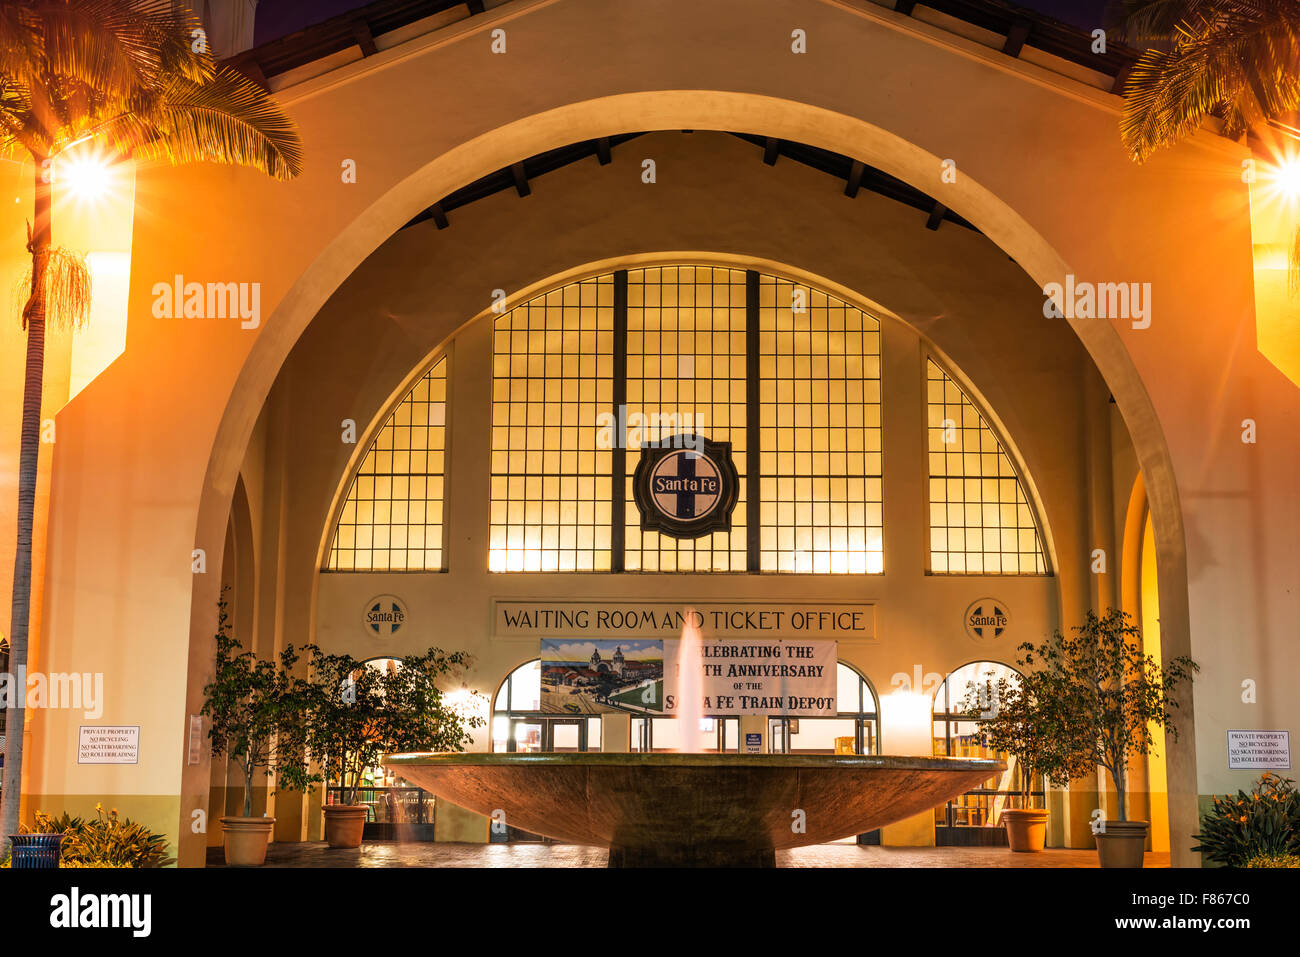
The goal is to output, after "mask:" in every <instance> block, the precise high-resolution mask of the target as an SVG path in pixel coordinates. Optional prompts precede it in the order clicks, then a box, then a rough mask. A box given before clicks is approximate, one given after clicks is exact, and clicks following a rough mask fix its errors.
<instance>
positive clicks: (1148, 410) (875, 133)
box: [184, 90, 1195, 820]
mask: <svg viewBox="0 0 1300 957" xmlns="http://www.w3.org/2000/svg"><path fill="white" fill-rule="evenodd" d="M656 128H660V129H662V128H672V129H719V130H734V131H737V132H744V133H750V134H755V135H765V136H776V137H780V138H782V139H787V140H794V141H799V142H805V143H809V144H812V145H815V146H818V147H821V148H825V149H830V150H834V151H837V152H842V153H845V154H847V155H850V156H854V157H859V158H861V159H862V161H864V162H867V163H870V164H871V165H872V166H875V167H877V168H880V169H882V170H884V171H886V172H888V173H890V174H891V175H893V176H896V177H898V178H899V179H902V180H904V181H906V182H909V183H912V184H915V185H917V186H918V188H920V187H925V186H927V185H929V184H932V183H933V181H934V179H935V173H936V171H937V170H938V169H939V168H940V164H941V162H942V158H941V157H939V156H937V155H935V154H933V153H930V152H928V151H926V150H923V149H921V148H919V147H917V146H915V145H914V144H911V143H909V142H907V141H905V140H904V139H902V138H901V137H899V136H897V135H895V134H892V133H890V132H888V131H886V130H883V129H881V128H879V127H876V126H872V125H871V124H868V123H866V122H863V121H862V120H859V119H855V118H853V117H849V116H846V115H844V114H841V113H836V112H833V111H830V110H826V109H824V108H820V107H815V106H810V105H807V104H801V103H797V102H793V101H790V100H784V99H777V98H773V97H769V96H760V95H756V94H748V93H735V92H718V91H707V90H693V91H654V92H640V93H629V94H621V95H616V96H610V97H604V98H601V99H597V100H589V101H585V102H582V103H575V104H571V105H569V106H566V107H562V108H558V109H553V110H549V111H546V112H543V113H539V114H536V115H534V116H531V117H528V118H526V119H522V120H519V121H516V122H514V123H511V124H508V125H506V126H503V127H501V128H499V129H497V130H494V131H492V132H490V133H486V134H483V135H480V136H478V137H475V138H473V139H470V140H468V141H466V142H465V143H462V144H461V145H459V146H457V147H456V148H454V149H452V150H450V151H448V152H446V153H444V154H443V155H441V156H439V157H437V158H435V159H433V160H431V161H430V162H428V163H427V164H426V165H424V166H423V167H422V168H421V169H419V170H418V171H417V172H416V173H414V174H412V175H410V176H408V177H407V178H405V179H404V180H402V181H401V182H399V183H396V184H394V185H393V186H391V188H389V189H388V190H387V191H386V192H385V193H384V194H383V195H382V196H381V197H380V198H379V199H378V200H377V201H375V202H374V203H373V204H371V205H370V206H369V207H368V208H367V209H366V210H365V211H364V212H363V213H362V214H361V215H360V216H358V217H357V218H356V219H354V220H353V222H352V223H351V224H350V225H349V226H348V227H347V228H346V229H345V230H343V231H341V232H340V233H339V234H338V235H337V236H335V237H334V238H333V240H332V241H331V242H330V243H329V244H328V246H326V247H325V251H324V252H323V253H322V254H321V255H320V256H319V257H318V258H317V259H316V261H315V262H314V263H312V265H311V266H310V267H309V268H308V269H307V270H306V271H305V272H304V273H303V274H302V275H301V276H300V277H299V278H298V280H297V282H296V283H294V285H293V287H292V288H291V289H290V291H289V292H288V294H287V295H286V296H285V297H284V298H283V299H282V300H281V301H280V303H279V304H278V305H277V306H276V309H275V312H274V313H273V315H272V316H271V317H270V319H269V320H268V322H267V323H266V327H265V329H264V330H263V332H262V333H261V334H260V335H259V338H258V339H257V342H256V343H255V345H254V346H253V348H252V351H251V352H250V354H249V356H248V359H247V361H246V362H245V363H244V364H243V367H242V369H241V372H240V374H239V377H238V380H237V382H236V385H235V387H234V389H233V391H232V393H231V396H230V399H229V401H228V403H227V406H226V411H225V413H224V415H223V416H222V420H221V424H220V426H219V429H218V432H217V437H216V440H215V442H214V445H213V448H212V453H211V457H210V459H209V464H208V469H207V474H206V477H205V481H204V487H203V492H202V498H201V501H200V510H199V516H198V528H197V534H196V540H200V541H201V540H204V539H205V538H207V537H209V536H210V534H211V532H212V530H213V529H218V528H219V527H220V526H221V525H222V523H223V522H224V521H225V517H226V515H227V514H228V512H229V505H230V495H231V489H232V488H233V483H234V477H235V475H236V473H237V471H238V468H239V463H240V461H241V459H242V457H243V453H244V449H245V447H246V446H247V442H248V437H249V435H250V433H251V431H252V428H253V423H254V421H255V420H256V417H257V414H258V412H259V411H260V409H261V406H262V403H263V402H264V400H265V397H266V395H267V393H268V391H269V389H270V386H271V383H272V382H273V381H274V379H275V376H276V374H277V373H278V371H279V369H280V367H281V366H282V364H283V362H284V361H285V358H286V356H287V355H288V353H289V350H290V349H291V347H292V345H293V344H294V342H295V341H296V340H297V338H298V336H299V335H300V334H301V333H302V331H303V330H304V329H305V328H306V326H307V324H308V323H309V322H310V321H311V320H312V318H313V317H314V316H315V315H316V313H317V311H318V310H319V308H320V307H321V305H322V304H323V303H324V302H325V300H326V299H327V298H328V297H329V295H330V294H331V293H332V292H333V291H334V290H335V289H337V288H338V286H339V285H340V284H341V283H342V282H343V281H344V279H346V277H347V276H348V275H350V274H351V272H352V271H353V270H354V269H355V268H356V267H357V266H358V265H359V264H360V263H361V262H362V261H363V260H364V259H365V258H366V257H367V256H368V255H369V254H370V253H371V252H373V251H374V250H375V249H376V248H378V246H379V245H380V244H381V243H382V242H383V241H384V240H385V239H386V238H387V237H388V236H389V235H391V233H392V232H393V231H394V230H395V229H397V228H398V227H399V226H400V225H401V224H402V223H404V222H406V221H408V220H409V219H410V218H411V217H412V216H413V215H415V214H416V213H418V212H419V211H420V210H422V209H424V208H425V207H427V206H428V205H429V203H430V202H431V201H432V200H433V199H435V198H436V197H438V196H441V195H445V194H446V193H448V192H450V191H452V190H454V189H456V188H458V187H460V186H463V185H465V184H466V183H468V182H470V181H471V180H473V179H475V178H476V177H478V176H480V175H483V174H484V173H486V172H490V171H492V170H494V169H498V168H501V167H504V166H508V165H509V164H510V163H512V162H515V161H517V160H518V159H520V158H521V157H523V156H528V155H532V154H534V153H537V152H540V151H542V150H545V149H550V148H555V147H558V146H562V145H564V144H565V143H568V142H572V141H573V140H575V139H580V138H595V137H601V136H610V135H616V134H619V133H625V132H631V131H635V130H641V129H656ZM930 188H933V187H932V186H931V187H930ZM946 188H947V187H946ZM944 195H945V199H944V202H945V203H946V204H947V205H949V206H950V208H952V209H954V210H955V211H957V212H958V213H959V214H960V215H962V216H963V217H964V218H966V219H968V220H969V221H971V222H972V223H974V224H975V225H976V226H977V227H978V228H980V229H981V230H982V231H983V232H984V233H985V234H986V235H988V236H989V238H990V239H991V240H993V241H994V242H995V243H996V244H997V245H998V246H999V247H1000V248H1002V249H1003V250H1004V251H1005V252H1007V254H1008V255H1010V256H1011V257H1012V258H1014V259H1015V260H1016V261H1017V262H1018V263H1020V264H1021V265H1022V266H1023V268H1024V269H1025V271H1026V272H1027V273H1028V275H1029V276H1030V277H1031V278H1032V279H1033V280H1034V282H1035V283H1036V284H1038V285H1039V286H1042V285H1044V284H1045V283H1047V282H1049V281H1053V280H1055V279H1059V278H1060V277H1062V276H1064V275H1065V274H1067V273H1069V272H1070V271H1071V270H1070V267H1069V264H1068V263H1067V262H1066V261H1065V260H1064V259H1063V257H1062V256H1061V255H1060V254H1059V253H1058V252H1057V251H1056V250H1055V249H1054V248H1053V246H1052V245H1051V243H1050V242H1049V241H1048V240H1047V239H1046V238H1045V237H1044V235H1043V234H1042V233H1041V232H1040V231H1038V230H1036V229H1035V228H1034V227H1033V226H1032V225H1031V224H1030V223H1029V222H1028V221H1027V220H1026V219H1025V218H1024V217H1023V216H1022V215H1020V214H1019V213H1018V212H1017V211H1016V210H1015V209H1013V208H1012V207H1011V206H1010V205H1009V204H1007V203H1006V202H1004V201H1003V200H1001V199H1000V198H999V197H997V196H995V195H994V194H993V193H992V192H991V191H989V190H988V189H987V188H985V187H983V186H982V185H980V184H979V183H977V182H975V181H974V180H973V179H972V178H971V177H969V176H961V177H959V178H958V181H957V182H956V183H954V184H951V188H950V191H949V192H945V194H944ZM1070 322H1071V324H1072V326H1073V328H1074V331H1075V333H1076V334H1077V335H1078V337H1079V339H1080V341H1081V342H1082V343H1083V344H1084V346H1085V347H1086V348H1087V350H1088V352H1089V353H1090V354H1091V356H1092V357H1093V360H1094V361H1095V362H1096V364H1097V367H1098V369H1099V370H1100V371H1101V373H1102V375H1103V377H1104V378H1105V380H1106V383H1107V385H1108V386H1109V387H1110V389H1111V391H1112V393H1113V394H1114V396H1115V400H1116V402H1117V403H1118V405H1119V407H1120V409H1121V411H1122V412H1123V414H1124V418H1125V421H1126V422H1127V424H1128V427H1129V430H1130V432H1131V434H1132V437H1133V440H1134V443H1135V445H1136V447H1137V449H1138V454H1139V458H1140V460H1141V463H1142V467H1143V471H1144V473H1145V474H1146V475H1147V476H1148V490H1149V496H1150V500H1151V504H1152V513H1153V520H1154V524H1155V528H1156V536H1157V550H1158V553H1159V555H1160V558H1161V599H1162V601H1161V605H1162V617H1163V619H1164V620H1163V622H1162V623H1163V625H1164V628H1163V636H1164V640H1165V642H1166V648H1167V653H1168V654H1180V653H1184V652H1185V651H1186V650H1187V645H1188V634H1187V593H1186V571H1185V566H1186V560H1185V547H1184V543H1183V529H1182V518H1181V511H1180V508H1179V505H1178V492H1177V488H1176V485H1175V482H1174V473H1173V468H1172V464H1171V460H1170V455H1169V451H1168V448H1167V446H1166V443H1165V441H1164V438H1163V435H1162V432H1161V429H1160V426H1159V423H1158V421H1157V419H1156V415H1155V411H1154V408H1153V407H1152V404H1151V401H1150V398H1149V396H1148V395H1147V392H1146V389H1145V387H1144V385H1143V383H1142V381H1141V378H1140V376H1139V375H1138V373H1137V371H1136V369H1135V368H1134V366H1133V363H1132V361H1131V359H1130V357H1129V356H1128V353H1127V352H1126V350H1125V348H1124V346H1123V343H1122V342H1121V340H1120V337H1119V335H1118V334H1117V333H1116V331H1115V329H1114V328H1113V327H1112V326H1111V325H1109V324H1108V323H1097V322H1093V321H1089V320H1073V319H1072V320H1070ZM210 591H211V586H210V585H209V584H208V583H207V582H206V581H204V580H201V579H196V581H195V586H194V591H193V596H192V603H191V629H190V666H189V692H188V698H189V700H190V701H191V702H192V703H193V702H196V701H197V697H198V688H199V687H201V683H202V682H201V678H202V675H203V673H204V670H205V657H206V653H207V650H206V643H207V639H208V635H209V634H210V631H211V628H210V624H211V622H210V617H211V616H210V613H209V612H208V609H209V608H210V607H211V605H212V601H213V600H214V599H215V595H212V594H209V592H210ZM1189 730H1190V729H1189ZM189 775H190V772H188V771H187V772H186V781H185V787H184V789H185V791H186V793H187V794H189V793H191V792H192V790H193V786H194V782H191V781H190V780H189ZM1171 791H1176V792H1178V793H1180V794H1181V795H1184V796H1186V798H1187V802H1186V807H1185V809H1184V814H1185V815H1186V816H1187V819H1188V820H1190V819H1191V816H1192V815H1194V804H1195V800H1194V793H1195V787H1194V768H1193V764H1192V759H1191V752H1190V747H1189V748H1187V749H1186V750H1185V752H1184V755H1183V760H1181V761H1180V760H1178V758H1177V757H1176V756H1175V757H1174V760H1171Z"/></svg>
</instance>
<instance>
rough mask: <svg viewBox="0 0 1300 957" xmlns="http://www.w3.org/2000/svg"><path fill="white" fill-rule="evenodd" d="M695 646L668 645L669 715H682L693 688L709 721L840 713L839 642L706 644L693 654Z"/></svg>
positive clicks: (666, 706) (757, 640)
mask: <svg viewBox="0 0 1300 957" xmlns="http://www.w3.org/2000/svg"><path fill="white" fill-rule="evenodd" d="M693 644H695V643H694V642H692V641H690V640H689V639H688V640H684V641H665V642H664V701H663V711H664V714H676V713H677V712H678V711H679V710H681V706H682V698H681V694H682V691H683V690H684V689H687V688H691V687H694V688H695V689H697V693H698V694H700V695H701V697H702V698H703V701H702V702H701V707H700V708H699V709H698V713H700V714H704V715H738V714H770V715H809V716H812V715H834V714H835V713H836V705H835V687H836V684H835V681H836V673H835V665H836V662H837V661H838V656H837V649H836V644H837V643H836V642H834V641H800V640H798V639H790V640H781V639H773V638H744V639H735V638H726V639H723V638H719V639H709V638H701V639H700V640H699V642H698V653H695V654H692V653H691V652H690V651H689V648H690V646H691V645H693ZM684 649H686V651H685V654H684V653H683V651H684ZM683 669H686V670H685V671H684V670H683Z"/></svg>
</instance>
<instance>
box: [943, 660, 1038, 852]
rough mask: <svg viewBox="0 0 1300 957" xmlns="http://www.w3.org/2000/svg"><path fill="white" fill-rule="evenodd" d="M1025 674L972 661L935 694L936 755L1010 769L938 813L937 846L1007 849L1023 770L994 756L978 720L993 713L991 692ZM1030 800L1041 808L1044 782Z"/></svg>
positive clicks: (1003, 757) (1034, 788)
mask: <svg viewBox="0 0 1300 957" xmlns="http://www.w3.org/2000/svg"><path fill="white" fill-rule="evenodd" d="M1019 678H1020V672H1018V671H1017V670H1016V669H1015V668H1013V667H1011V666H1010V665H1006V664H1003V663H1002V662H999V661H972V662H969V663H967V664H964V665H962V666H961V667H960V668H958V669H956V670H955V671H953V672H951V673H950V674H949V675H948V676H947V677H946V678H944V680H943V683H942V684H940V685H939V687H938V688H937V689H936V690H935V693H934V706H933V712H934V753H935V754H938V755H943V756H946V757H953V758H993V759H995V760H998V761H1002V762H1004V763H1006V765H1007V769H1006V770H1005V771H1004V772H1002V773H1001V774H999V775H995V776H994V777H992V778H990V779H989V780H988V781H985V782H984V783H983V784H982V785H980V786H979V787H976V788H972V789H971V790H969V791H967V792H966V793H965V794H962V795H960V796H958V797H956V798H953V799H952V800H951V801H948V802H947V803H946V804H945V805H943V806H942V807H938V808H935V817H934V832H935V843H936V844H938V845H956V846H969V845H978V846H991V845H997V846H1002V845H1005V844H1006V843H1007V835H1006V831H1005V829H1004V828H1003V827H1002V822H1001V813H1002V811H1003V809H1005V808H1007V807H1010V806H1011V805H1010V804H1009V803H1008V802H1009V800H1010V799H1011V798H1013V797H1014V796H1016V795H1018V794H1019V790H1018V788H1019V782H1020V774H1021V769H1020V768H1018V767H1017V766H1016V762H1015V759H1014V758H1012V757H1011V756H1010V755H1007V754H1003V753H999V752H995V751H993V750H991V749H990V748H989V747H988V746H987V743H986V741H985V738H984V736H983V734H981V732H980V724H981V723H982V721H983V720H984V719H982V718H980V717H978V716H974V712H977V711H979V712H980V713H983V711H982V710H981V709H990V710H991V709H992V708H994V707H995V706H996V702H993V701H991V700H989V697H988V691H989V688H990V686H991V687H992V688H994V689H996V687H997V683H998V682H999V681H1000V680H1002V679H1006V680H1007V681H1008V682H1010V683H1013V684H1014V683H1016V682H1018V681H1019ZM1030 796H1031V798H1032V799H1033V800H1034V802H1035V804H1036V805H1037V806H1042V804H1043V800H1044V798H1045V796H1046V792H1045V788H1044V786H1043V782H1042V779H1041V778H1040V779H1038V780H1036V781H1034V782H1032V784H1031V790H1030Z"/></svg>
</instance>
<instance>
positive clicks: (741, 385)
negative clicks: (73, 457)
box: [624, 266, 747, 572]
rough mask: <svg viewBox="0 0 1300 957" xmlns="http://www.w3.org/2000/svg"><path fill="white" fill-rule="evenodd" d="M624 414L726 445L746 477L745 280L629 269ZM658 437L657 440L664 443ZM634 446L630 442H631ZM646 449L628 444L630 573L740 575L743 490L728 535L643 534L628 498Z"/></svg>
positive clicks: (737, 274)
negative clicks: (670, 420)
mask: <svg viewBox="0 0 1300 957" xmlns="http://www.w3.org/2000/svg"><path fill="white" fill-rule="evenodd" d="M627 409H628V419H629V421H632V420H633V419H632V417H633V416H634V415H636V414H638V413H640V414H643V415H645V416H646V417H647V421H654V419H653V418H652V417H654V416H672V415H674V414H676V415H677V416H679V418H678V419H677V420H675V421H679V422H681V423H682V424H683V425H685V424H687V423H689V424H690V425H691V428H689V429H687V428H683V431H694V432H697V433H699V434H700V435H703V436H705V437H707V438H709V439H712V440H713V441H714V442H730V443H731V458H732V461H733V462H734V463H735V465H736V471H737V472H738V473H739V474H740V475H742V476H743V475H744V474H745V468H746V464H745V461H746V460H745V444H746V441H745V424H746V410H745V273H744V271H743V270H739V269H715V268H711V267H708V266H663V267H655V268H653V269H633V270H630V271H629V272H628V276H627ZM659 437H660V436H654V438H659ZM635 438H636V437H635V436H634V437H633V439H635ZM640 457H641V452H640V444H639V443H636V444H634V442H633V441H629V443H628V451H627V479H626V482H627V492H626V497H625V499H624V501H625V502H626V513H627V514H626V532H625V534H626V536H627V538H626V543H627V545H626V551H625V553H624V554H625V558H624V561H625V567H626V568H627V570H628V571H665V572H676V571H686V572H689V571H739V572H743V571H744V570H745V564H746V557H747V550H746V549H747V541H746V531H745V525H746V515H745V512H746V508H745V506H746V502H745V482H744V480H743V479H742V480H741V483H740V497H739V499H738V501H737V503H736V507H735V510H734V511H733V512H732V513H731V531H730V532H712V533H711V534H708V535H704V536H701V537H700V538H695V539H676V538H673V537H671V536H669V535H661V534H660V533H659V532H643V531H641V514H640V512H638V511H637V507H636V504H635V501H634V497H633V494H632V474H633V473H634V472H635V471H636V466H637V462H638V461H639V460H640Z"/></svg>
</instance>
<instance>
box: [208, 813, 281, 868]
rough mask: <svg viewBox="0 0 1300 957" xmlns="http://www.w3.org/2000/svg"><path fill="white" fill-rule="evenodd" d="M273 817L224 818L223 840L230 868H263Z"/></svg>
mask: <svg viewBox="0 0 1300 957" xmlns="http://www.w3.org/2000/svg"><path fill="white" fill-rule="evenodd" d="M274 826H275V818H273V817H223V818H222V819H221V839H222V844H223V845H224V847H225V850H226V865H227V866H228V867H261V866H262V865H263V864H265V863H266V845H267V843H268V842H269V841H270V840H271V828H272V827H274Z"/></svg>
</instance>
